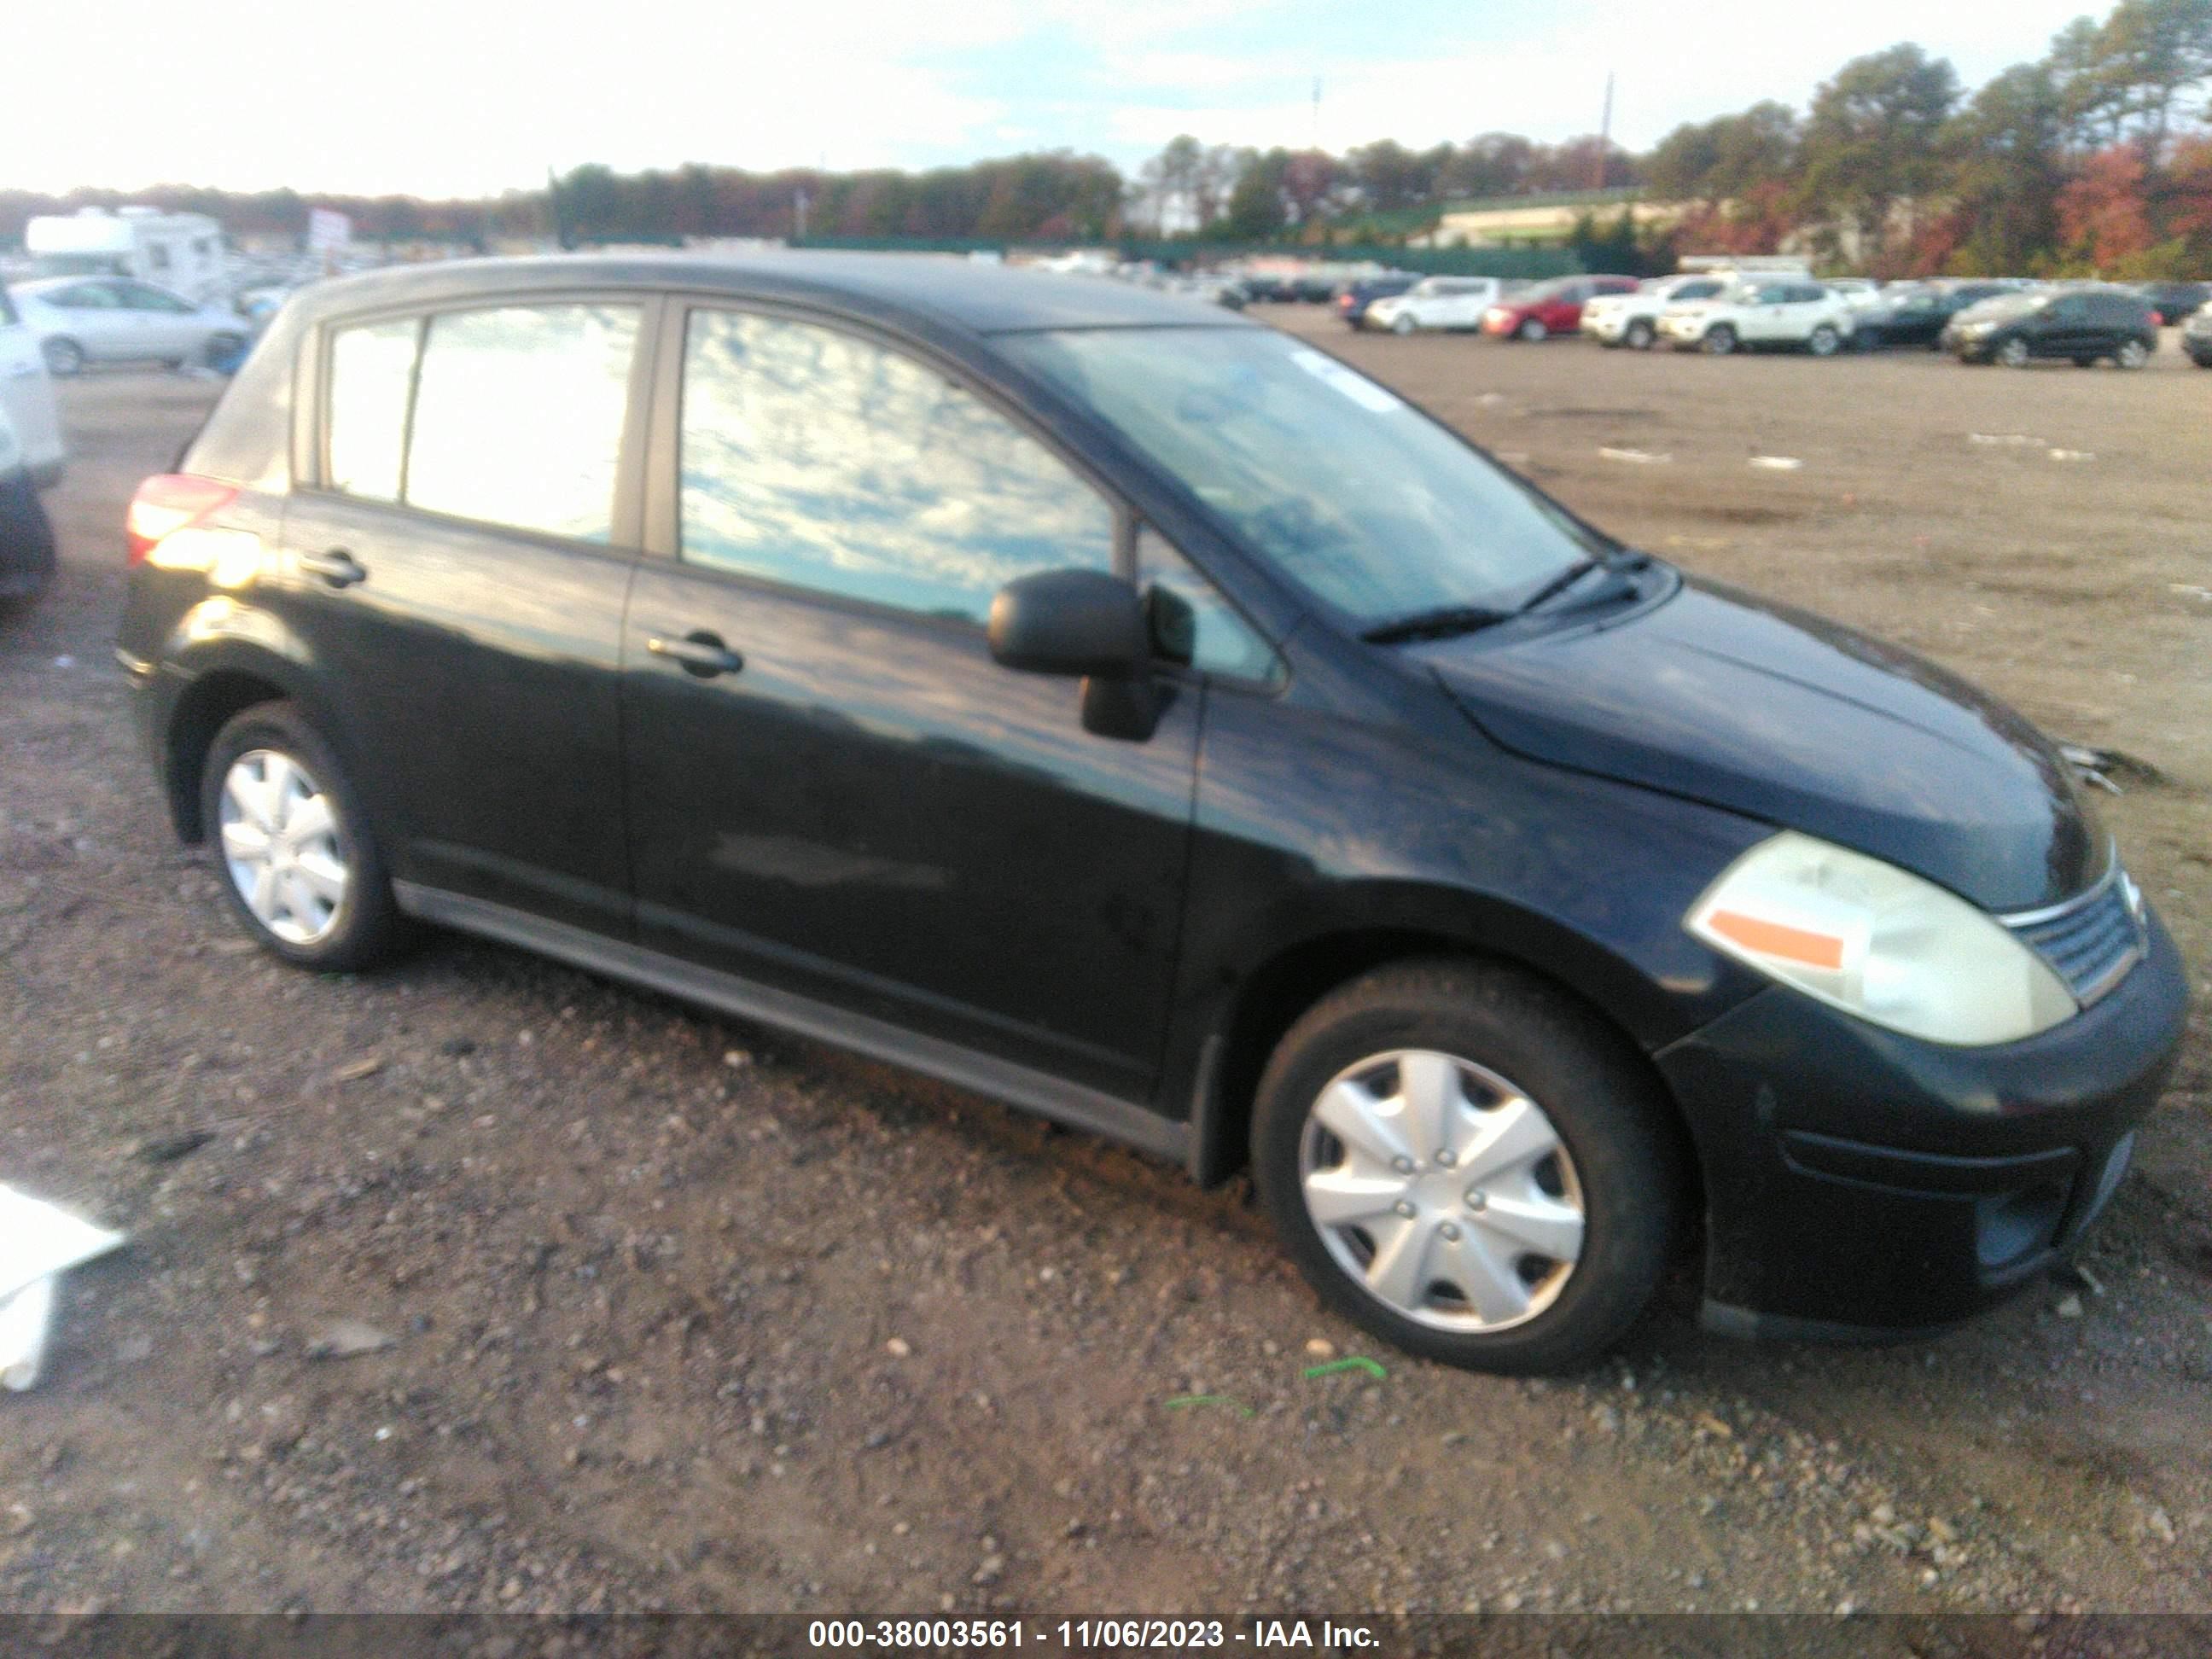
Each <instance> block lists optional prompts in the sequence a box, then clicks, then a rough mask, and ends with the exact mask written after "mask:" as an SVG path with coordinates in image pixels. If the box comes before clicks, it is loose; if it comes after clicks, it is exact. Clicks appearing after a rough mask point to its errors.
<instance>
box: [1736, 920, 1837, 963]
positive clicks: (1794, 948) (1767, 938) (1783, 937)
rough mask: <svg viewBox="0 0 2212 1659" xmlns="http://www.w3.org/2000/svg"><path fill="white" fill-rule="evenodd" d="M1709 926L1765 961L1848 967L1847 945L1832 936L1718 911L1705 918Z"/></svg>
mask: <svg viewBox="0 0 2212 1659" xmlns="http://www.w3.org/2000/svg"><path fill="white" fill-rule="evenodd" d="M1705 926H1706V927H1710V928H1711V929H1712V930H1713V932H1715V933H1718V934H1720V935H1721V937H1722V938H1723V939H1732V940H1734V941H1735V943H1736V944H1738V945H1741V946H1743V948H1744V949H1745V950H1747V951H1758V952H1759V955H1761V956H1763V957H1781V958H1782V959H1783V960H1784V961H1785V962H1802V963H1804V964H1805V965H1806V966H1807V967H1808V968H1841V967H1842V966H1843V965H1844V942H1843V940H1841V939H1838V938H1836V937H1835V935H1834V934H1832V933H1810V932H1808V931H1807V930H1806V929H1804V928H1802V927H1785V926H1784V925H1783V924H1782V923H1781V922H1778V921H1764V920H1762V919H1761V918H1759V917H1758V916H1747V915H1744V914H1743V912H1741V910H1716V911H1714V912H1713V913H1712V915H1710V916H1708V917H1706V918H1705Z"/></svg>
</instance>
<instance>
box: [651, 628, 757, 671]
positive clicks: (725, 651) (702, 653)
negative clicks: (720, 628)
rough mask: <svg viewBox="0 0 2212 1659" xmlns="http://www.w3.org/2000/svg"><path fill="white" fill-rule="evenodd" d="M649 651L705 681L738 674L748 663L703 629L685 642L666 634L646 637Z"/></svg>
mask: <svg viewBox="0 0 2212 1659" xmlns="http://www.w3.org/2000/svg"><path fill="white" fill-rule="evenodd" d="M645 648H646V649H647V651H649V652H651V653H653V655H654V656H656V657H665V658H667V659H669V660H670V661H671V662H672V663H676V664H678V665H680V666H681V667H682V668H683V670H684V672H685V673H687V674H695V675H696V676H697V677H698V678H701V679H702V680H711V679H713V678H714V677H715V676H716V675H717V674H734V673H736V672H738V671H739V670H740V669H742V668H743V667H744V665H745V659H744V658H743V657H741V656H739V655H738V653H736V652H734V651H732V650H731V649H730V647H728V646H726V645H725V644H723V643H722V636H721V635H719V634H710V633H708V631H707V630H706V629H703V628H695V629H692V630H691V632H690V633H689V634H686V635H684V637H683V638H682V639H680V640H678V639H671V638H669V637H668V636H667V635H662V634H648V635H646V640H645Z"/></svg>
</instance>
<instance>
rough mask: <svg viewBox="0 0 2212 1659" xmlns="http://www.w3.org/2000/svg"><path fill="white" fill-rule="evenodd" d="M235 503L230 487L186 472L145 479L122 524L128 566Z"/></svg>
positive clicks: (132, 499)
mask: <svg viewBox="0 0 2212 1659" xmlns="http://www.w3.org/2000/svg"><path fill="white" fill-rule="evenodd" d="M237 499H238V490H237V489H236V488H235V487H234V486H233V485H230V484H227V483H216V481H215V480H214V479H213V478H196V477H192V476H191V474H190V473H186V472H164V473H161V474H160V475H158V476H157V477H151V478H149V479H147V480H146V482H145V483H142V484H140V485H139V486H138V493H137V495H133V496H132V497H131V511H130V512H129V513H127V514H126V515H125V518H124V520H123V544H124V547H125V550H126V553H127V556H128V559H129V562H131V563H132V564H141V563H143V562H145V558H146V556H147V555H148V554H149V553H151V552H152V551H153V550H154V549H155V546H156V545H157V544H159V543H161V541H163V540H164V539H166V538H168V537H170V536H173V535H174V534H176V532H178V531H179V530H183V529H185V528H187V527H188V526H191V525H196V524H197V523H198V522H199V521H200V520H202V519H204V518H205V517H207V515H208V514H209V513H212V512H214V511H216V509H217V508H218V507H228V505H229V504H230V503H231V502H232V501H236V500H237Z"/></svg>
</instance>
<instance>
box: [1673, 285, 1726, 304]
mask: <svg viewBox="0 0 2212 1659" xmlns="http://www.w3.org/2000/svg"><path fill="white" fill-rule="evenodd" d="M1720 291H1721V285H1720V284H1719V283H1683V284H1682V286H1681V287H1680V288H1678V289H1675V290H1674V295H1673V296H1672V297H1674V299H1677V300H1710V299H1711V298H1712V297H1713V295H1716V294H1718V293H1719V292H1720Z"/></svg>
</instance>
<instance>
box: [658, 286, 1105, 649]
mask: <svg viewBox="0 0 2212 1659" xmlns="http://www.w3.org/2000/svg"><path fill="white" fill-rule="evenodd" d="M681 442H682V449H681V458H680V462H679V465H680V466H681V468H682V472H681V480H680V483H681V489H680V495H679V498H678V510H679V513H680V523H681V526H682V549H683V556H684V559H685V560H686V561H687V562H690V563H692V564H696V565H701V566H704V567H707V568H712V569H717V570H728V571H734V572H738V573H740V574H744V575H749V576H758V577H763V578H765V579H767V580H770V581H776V582H783V583H787V584H790V585H792V586H798V587H805V588H810V589H812V590H814V591H816V592H823V593H830V594H836V595H839V596H842V597H844V598H848V599H866V600H869V601H872V602H873V603H875V604H878V605H891V606H895V607H896V608H898V609H900V610H904V611H919V612H922V613H924V614H927V615H933V616H940V617H957V618H959V619H961V620H963V621H969V622H976V623H981V622H983V621H985V620H986V619H987V617H988V616H989V613H990V608H991V599H992V596H993V595H994V594H995V593H996V592H998V590H999V589H1000V587H1002V586H1005V585H1006V583H1007V582H1009V581H1012V580H1013V579H1014V578H1015V577H1017V576H1022V575H1027V574H1030V573H1031V572H1034V571H1039V570H1054V569H1061V568H1068V567H1072V566H1080V567H1084V568H1090V569H1094V570H1111V569H1112V568H1113V567H1114V515H1113V512H1112V509H1111V508H1110V507H1109V506H1108V505H1107V502H1106V501H1105V498H1104V497H1103V496H1102V495H1099V493H1098V492H1097V490H1095V489H1092V488H1091V486H1090V485H1089V484H1088V483H1085V482H1084V480H1083V479H1082V478H1080V477H1078V476H1077V475H1076V474H1075V472H1074V471H1072V470H1071V469H1070V468H1069V467H1068V466H1067V465H1066V463H1065V462H1063V461H1061V460H1060V458H1059V457H1058V456H1056V455H1054V453H1052V452H1051V451H1050V450H1048V449H1047V448H1046V447H1044V445H1042V443H1040V442H1038V441H1036V439H1035V438H1032V437H1031V436H1030V435H1029V434H1028V433H1026V432H1024V431H1023V430H1022V429H1021V428H1019V427H1018V426H1016V425H1015V424H1014V423H1013V422H1012V421H1009V420H1008V419H1006V417H1005V416H1002V415H1000V413H999V412H998V411H997V410H994V409H993V408H991V407H990V406H989V405H988V404H986V403H984V402H983V401H982V399H981V398H978V397H976V396H975V394H974V393H973V392H969V391H968V390H967V389H966V388H964V387H963V386H958V385H957V384H955V383H954V382H953V381H951V380H948V379H947V378H946V377H945V375H944V374H940V373H939V372H938V371H936V370H935V369H933V368H928V367H927V366H926V365H924V364H922V363H921V362H916V361H915V359H913V358H911V357H908V356H904V355H902V354H901V353H899V352H896V351H892V350H890V349H887V348H884V347H882V346H878V345H876V344H874V343H871V342H869V341H866V340H862V339H859V338H856V337H854V336H852V335H849V334H846V333H842V332H841V331H837V330H835V329H829V328H824V327H822V326H819V325H816V324H811V323H799V322H792V321H788V320H786V319H781V318H774V317H759V316H751V315H747V314H744V313H737V312H726V311H695V312H694V313H691V318H690V325H689V329H688V331H687V338H686V342H685V347H684V412H683V422H682V439H681Z"/></svg>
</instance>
